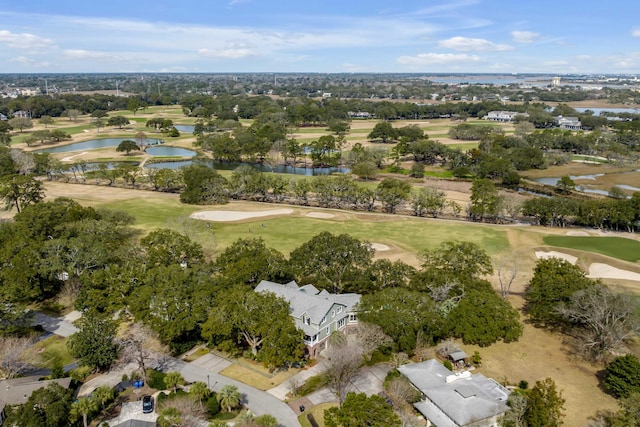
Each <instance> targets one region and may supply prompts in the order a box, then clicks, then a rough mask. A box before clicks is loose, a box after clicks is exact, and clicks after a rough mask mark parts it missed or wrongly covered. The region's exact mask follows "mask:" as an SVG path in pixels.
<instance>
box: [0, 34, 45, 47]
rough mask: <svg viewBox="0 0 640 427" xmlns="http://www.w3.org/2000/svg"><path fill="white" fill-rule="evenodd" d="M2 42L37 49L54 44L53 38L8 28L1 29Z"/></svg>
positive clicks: (9, 45)
mask: <svg viewBox="0 0 640 427" xmlns="http://www.w3.org/2000/svg"><path fill="white" fill-rule="evenodd" d="M0 43H4V44H6V45H7V46H8V47H11V48H15V49H37V48H43V47H48V46H51V45H53V40H50V39H44V38H42V37H38V36H36V35H33V34H29V33H22V34H18V33H12V32H11V31H8V30H0Z"/></svg>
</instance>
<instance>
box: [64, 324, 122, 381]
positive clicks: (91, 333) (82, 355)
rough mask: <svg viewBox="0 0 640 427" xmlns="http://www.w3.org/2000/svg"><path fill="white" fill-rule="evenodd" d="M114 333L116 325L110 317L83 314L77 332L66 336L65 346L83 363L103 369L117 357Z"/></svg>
mask: <svg viewBox="0 0 640 427" xmlns="http://www.w3.org/2000/svg"><path fill="white" fill-rule="evenodd" d="M115 334H116V325H115V324H114V322H113V321H111V320H110V319H104V318H100V317H98V316H96V315H85V316H84V317H83V318H82V320H81V321H80V329H79V330H78V332H76V333H75V334H73V335H71V336H70V337H69V338H68V340H67V348H68V349H69V353H70V354H71V355H72V356H73V357H77V358H79V359H80V361H81V362H82V364H83V365H85V366H89V367H91V368H94V369H97V370H104V369H107V368H109V367H110V366H111V364H112V363H113V361H114V360H116V359H117V358H118V346H117V344H116V342H115Z"/></svg>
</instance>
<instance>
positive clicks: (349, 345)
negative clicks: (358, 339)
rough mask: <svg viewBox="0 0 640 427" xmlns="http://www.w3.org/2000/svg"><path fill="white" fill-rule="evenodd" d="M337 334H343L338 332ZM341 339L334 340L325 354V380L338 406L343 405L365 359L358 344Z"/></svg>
mask: <svg viewBox="0 0 640 427" xmlns="http://www.w3.org/2000/svg"><path fill="white" fill-rule="evenodd" d="M336 334H341V333H340V332H336ZM339 337H340V338H342V340H337V339H335V340H333V341H334V343H333V344H330V345H329V349H327V350H325V352H324V353H323V354H324V358H325V363H326V369H325V372H324V378H325V380H326V381H327V387H329V389H330V390H331V391H332V392H333V393H334V394H335V395H336V397H337V398H338V404H339V405H342V404H343V402H344V401H345V399H346V397H347V393H348V392H349V389H350V388H351V387H352V385H353V380H354V378H355V377H356V375H358V371H359V370H360V366H361V365H362V364H363V362H364V359H363V358H362V349H361V348H359V346H358V345H357V344H355V343H354V342H350V341H349V340H348V339H346V338H345V337H344V336H339ZM340 341H342V342H340Z"/></svg>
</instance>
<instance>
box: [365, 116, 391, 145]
mask: <svg viewBox="0 0 640 427" xmlns="http://www.w3.org/2000/svg"><path fill="white" fill-rule="evenodd" d="M396 136H397V131H396V129H394V128H393V126H392V125H391V123H389V122H386V121H382V122H378V123H376V125H375V126H374V127H373V129H372V130H371V132H370V133H369V135H368V138H369V139H381V140H382V142H383V143H387V142H389V140H392V139H394V138H396Z"/></svg>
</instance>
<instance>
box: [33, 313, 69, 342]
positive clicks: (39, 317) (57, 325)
mask: <svg viewBox="0 0 640 427" xmlns="http://www.w3.org/2000/svg"><path fill="white" fill-rule="evenodd" d="M33 324H34V325H42V328H43V329H44V330H45V331H49V332H53V333H54V334H56V335H60V336H61V337H68V336H69V335H73V334H75V333H76V332H78V328H76V327H75V326H74V324H73V323H71V322H69V321H68V320H65V319H63V318H57V317H52V316H48V315H46V314H44V313H40V312H36V313H35V314H34V316H33Z"/></svg>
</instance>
